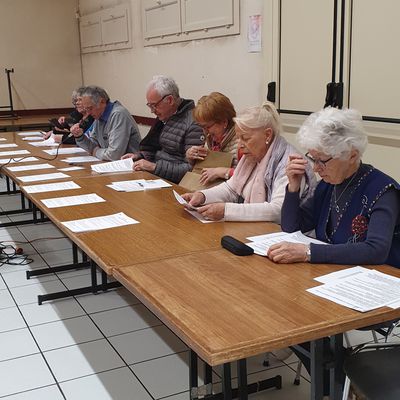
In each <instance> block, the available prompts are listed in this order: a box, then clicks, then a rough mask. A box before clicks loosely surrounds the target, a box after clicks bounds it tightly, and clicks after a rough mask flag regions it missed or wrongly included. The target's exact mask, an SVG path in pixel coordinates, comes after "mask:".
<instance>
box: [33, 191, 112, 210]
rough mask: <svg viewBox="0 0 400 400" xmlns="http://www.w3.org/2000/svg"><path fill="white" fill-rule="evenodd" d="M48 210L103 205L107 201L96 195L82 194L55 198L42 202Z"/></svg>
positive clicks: (42, 200)
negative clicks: (95, 204)
mask: <svg viewBox="0 0 400 400" xmlns="http://www.w3.org/2000/svg"><path fill="white" fill-rule="evenodd" d="M40 201H41V202H42V203H43V204H44V205H45V206H46V207H47V208H57V207H69V206H78V205H82V204H93V203H103V202H105V199H103V198H102V197H100V196H99V195H97V194H96V193H90V194H81V195H77V196H65V197H53V198H51V199H41V200H40Z"/></svg>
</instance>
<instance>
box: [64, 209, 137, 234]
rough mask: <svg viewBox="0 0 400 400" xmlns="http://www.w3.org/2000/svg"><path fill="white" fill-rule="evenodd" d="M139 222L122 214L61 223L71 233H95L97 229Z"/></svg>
mask: <svg viewBox="0 0 400 400" xmlns="http://www.w3.org/2000/svg"><path fill="white" fill-rule="evenodd" d="M138 223H139V221H136V220H135V219H133V218H131V217H128V216H127V215H126V214H124V213H122V212H121V213H117V214H112V215H105V216H103V217H94V218H83V219H77V220H75V221H68V222H62V224H63V225H64V226H66V227H67V228H68V229H69V230H70V231H72V232H76V233H79V232H87V231H97V230H99V229H108V228H116V227H118V226H125V225H132V224H138Z"/></svg>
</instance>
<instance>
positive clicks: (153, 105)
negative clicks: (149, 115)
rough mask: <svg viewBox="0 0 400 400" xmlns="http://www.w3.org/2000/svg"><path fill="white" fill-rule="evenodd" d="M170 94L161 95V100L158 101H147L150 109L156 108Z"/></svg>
mask: <svg viewBox="0 0 400 400" xmlns="http://www.w3.org/2000/svg"><path fill="white" fill-rule="evenodd" d="M168 96H171V94H166V95H164V96H163V97H161V99H160V100H158V101H157V103H146V106H147V107H149V108H150V110H154V109H155V108H157V106H158V105H159V104H160V103H161V102H162V101H163V100H164V99H165V98H167V97H168Z"/></svg>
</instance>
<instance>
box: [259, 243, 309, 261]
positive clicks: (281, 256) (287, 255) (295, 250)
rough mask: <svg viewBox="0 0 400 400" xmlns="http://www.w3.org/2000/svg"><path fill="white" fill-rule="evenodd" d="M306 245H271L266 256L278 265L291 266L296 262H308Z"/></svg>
mask: <svg viewBox="0 0 400 400" xmlns="http://www.w3.org/2000/svg"><path fill="white" fill-rule="evenodd" d="M307 250H308V245H306V244H302V243H289V242H281V243H277V244H274V245H272V246H271V247H270V248H269V250H268V252H267V256H268V258H269V259H270V260H272V261H273V262H276V263H278V264H291V263H296V262H308V259H307V258H308V257H307Z"/></svg>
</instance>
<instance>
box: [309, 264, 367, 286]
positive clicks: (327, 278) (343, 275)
mask: <svg viewBox="0 0 400 400" xmlns="http://www.w3.org/2000/svg"><path fill="white" fill-rule="evenodd" d="M367 271H369V269H368V268H364V267H360V266H357V267H351V268H345V269H341V270H339V271H335V272H331V273H330V274H326V275H321V276H317V277H316V278H314V280H315V281H317V282H321V283H331V282H334V281H336V280H338V279H339V280H340V279H347V278H348V277H349V276H353V275H355V274H362V273H364V272H367Z"/></svg>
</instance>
